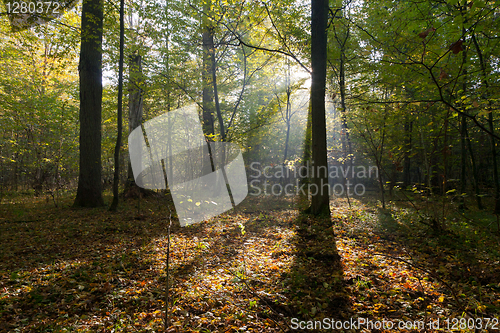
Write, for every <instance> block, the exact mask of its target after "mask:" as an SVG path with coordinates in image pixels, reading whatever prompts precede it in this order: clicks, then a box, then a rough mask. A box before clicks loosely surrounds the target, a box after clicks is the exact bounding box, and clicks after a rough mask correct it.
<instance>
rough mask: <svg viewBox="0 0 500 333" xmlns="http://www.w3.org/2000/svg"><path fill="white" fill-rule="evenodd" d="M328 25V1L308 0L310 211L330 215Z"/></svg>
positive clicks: (315, 213) (314, 213)
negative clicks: (309, 30)
mask: <svg viewBox="0 0 500 333" xmlns="http://www.w3.org/2000/svg"><path fill="white" fill-rule="evenodd" d="M327 24H328V1H327V0H311V67H312V82H311V125H312V128H313V131H312V160H313V163H314V166H313V169H314V172H313V177H312V178H313V184H315V188H314V190H313V191H314V192H315V193H314V192H313V193H312V201H311V206H310V208H309V212H310V213H312V214H313V215H330V197H329V188H328V161H327V146H326V119H325V89H326V57H327V31H326V30H327ZM311 189H312V188H311Z"/></svg>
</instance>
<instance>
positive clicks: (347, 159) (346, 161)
mask: <svg viewBox="0 0 500 333" xmlns="http://www.w3.org/2000/svg"><path fill="white" fill-rule="evenodd" d="M347 38H349V30H347V35H346V37H345V39H344V40H343V41H342V42H340V41H339V45H340V64H339V88H340V118H341V122H340V126H341V139H342V152H343V155H344V156H343V159H342V166H343V168H344V170H352V169H353V168H354V165H353V155H352V145H351V139H350V137H349V128H348V126H347V116H346V102H345V100H346V98H345V58H346V57H345V44H346V42H347ZM337 40H338V39H337ZM346 165H347V167H346ZM346 174H348V172H347V173H346ZM342 178H343V182H344V189H345V195H346V197H347V203H348V204H349V207H351V199H350V198H349V189H348V184H349V178H348V177H342Z"/></svg>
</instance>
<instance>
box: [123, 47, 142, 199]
mask: <svg viewBox="0 0 500 333" xmlns="http://www.w3.org/2000/svg"><path fill="white" fill-rule="evenodd" d="M129 64H130V69H129V71H130V74H129V75H130V77H129V88H128V90H129V96H128V132H129V133H132V131H133V130H134V129H136V128H137V127H139V126H141V123H142V115H143V97H142V91H143V89H142V84H143V81H144V78H143V75H142V58H141V55H140V54H134V55H131V56H130V58H129ZM134 186H136V184H135V180H134V172H133V171H132V164H131V163H130V159H129V161H128V172H127V184H126V187H127V190H128V189H130V188H132V187H134Z"/></svg>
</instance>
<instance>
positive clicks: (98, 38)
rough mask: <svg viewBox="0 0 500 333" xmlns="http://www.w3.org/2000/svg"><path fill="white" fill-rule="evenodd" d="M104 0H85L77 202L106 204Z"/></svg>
mask: <svg viewBox="0 0 500 333" xmlns="http://www.w3.org/2000/svg"><path fill="white" fill-rule="evenodd" d="M102 30H103V2H102V1H101V0H84V1H83V5H82V28H81V49H80V64H79V66H78V69H79V72H80V172H79V177H78V190H77V193H76V198H75V202H74V206H79V207H97V206H102V205H104V201H103V199H102V184H101V168H102V165H101V111H102V105H101V103H102Z"/></svg>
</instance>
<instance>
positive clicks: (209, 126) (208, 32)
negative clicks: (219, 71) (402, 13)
mask: <svg viewBox="0 0 500 333" xmlns="http://www.w3.org/2000/svg"><path fill="white" fill-rule="evenodd" d="M203 28H204V31H203V72H202V82H203V104H202V106H203V133H205V135H206V136H207V139H208V140H210V141H213V137H212V136H213V135H214V90H213V89H214V86H213V82H212V53H213V52H214V51H215V50H214V36H213V35H212V29H211V27H210V26H209V23H208V19H205V20H204V27H203Z"/></svg>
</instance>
